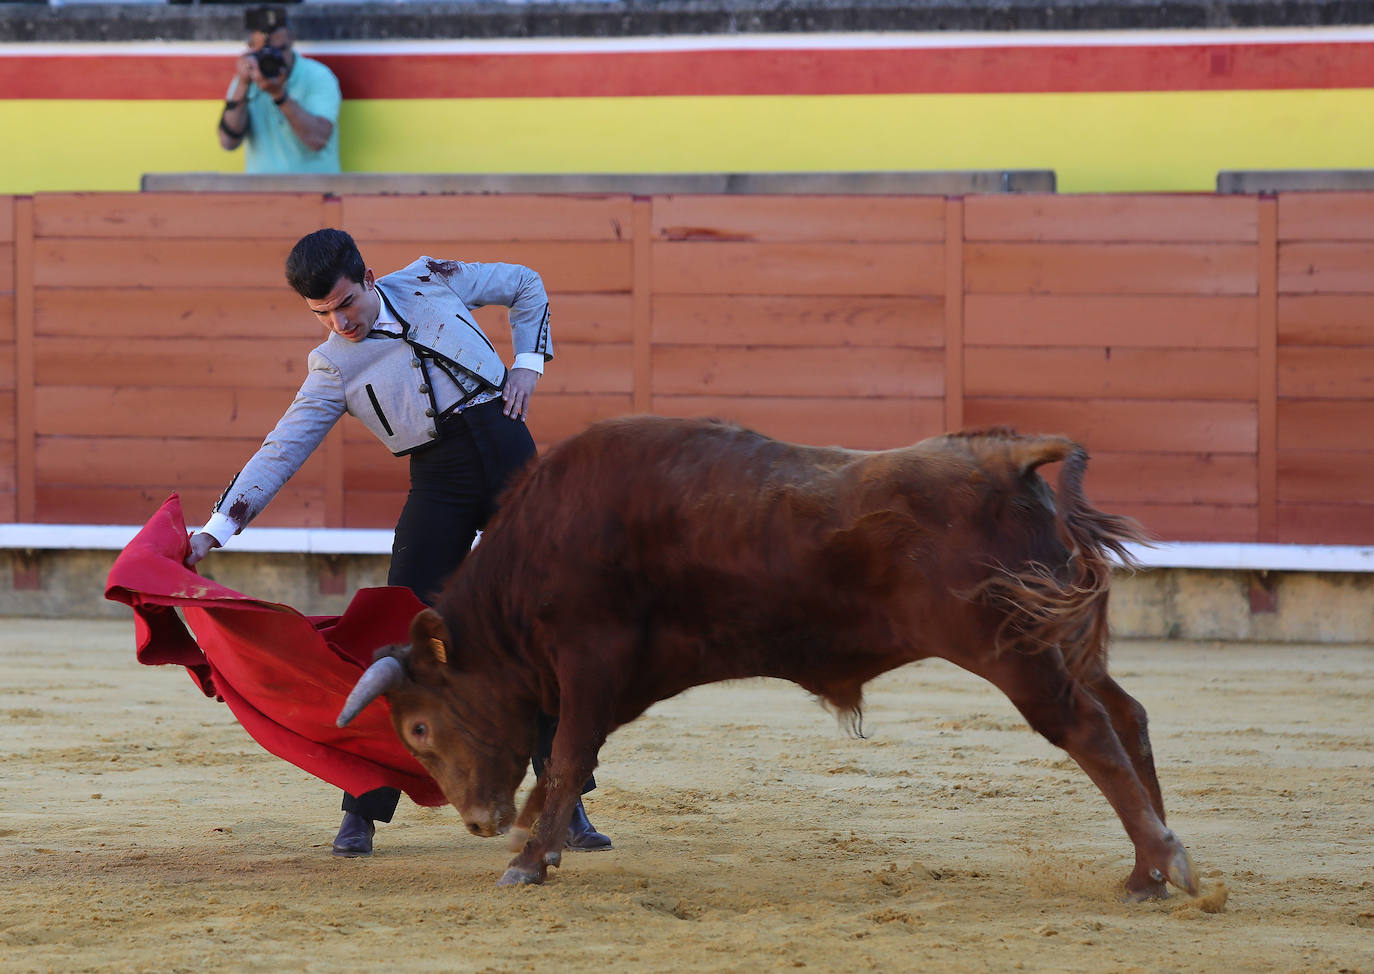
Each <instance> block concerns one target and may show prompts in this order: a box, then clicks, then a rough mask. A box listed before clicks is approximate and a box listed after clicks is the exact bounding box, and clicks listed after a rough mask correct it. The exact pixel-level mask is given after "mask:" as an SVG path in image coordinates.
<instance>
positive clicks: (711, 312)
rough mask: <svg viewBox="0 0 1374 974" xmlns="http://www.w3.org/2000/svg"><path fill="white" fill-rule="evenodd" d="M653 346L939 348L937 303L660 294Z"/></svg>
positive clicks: (940, 322)
mask: <svg viewBox="0 0 1374 974" xmlns="http://www.w3.org/2000/svg"><path fill="white" fill-rule="evenodd" d="M653 312H654V314H653V341H654V342H655V344H674V345H850V346H855V347H872V346H886V347H906V348H941V347H943V345H944V341H945V320H944V305H943V302H942V301H941V300H940V299H939V298H933V297H931V298H881V297H879V298H873V297H862V296H832V295H815V296H812V297H796V296H793V295H778V296H773V297H756V296H752V295H737V296H724V295H718V294H701V295H696V294H659V295H656V296H655V297H654V301H653Z"/></svg>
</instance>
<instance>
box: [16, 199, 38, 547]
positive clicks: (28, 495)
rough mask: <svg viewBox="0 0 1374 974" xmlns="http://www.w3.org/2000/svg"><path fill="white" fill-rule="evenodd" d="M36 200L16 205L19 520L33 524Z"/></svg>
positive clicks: (36, 392) (35, 429) (17, 478)
mask: <svg viewBox="0 0 1374 974" xmlns="http://www.w3.org/2000/svg"><path fill="white" fill-rule="evenodd" d="M34 250H35V247H34V239H33V199H32V197H24V198H22V199H19V200H16V201H15V204H14V280H15V284H14V443H15V454H14V477H15V516H16V517H17V518H18V519H19V520H20V521H32V520H33V519H34V518H35V517H36V516H37V514H36V512H37V508H36V506H35V505H36V501H35V495H34V483H35V480H34V466H33V447H34V437H35V436H36V434H37V425H36V419H35V416H36V411H37V410H36V402H35V401H36V398H37V395H38V392H39V390H38V388H37V386H36V385H35V380H34V349H33V338H34V336H33V280H34V276H35V273H36V270H35V260H36V258H35V254H34Z"/></svg>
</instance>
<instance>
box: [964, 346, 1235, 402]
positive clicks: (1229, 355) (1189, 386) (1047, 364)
mask: <svg viewBox="0 0 1374 974" xmlns="http://www.w3.org/2000/svg"><path fill="white" fill-rule="evenodd" d="M964 362H965V366H964V367H965V372H966V375H965V383H966V388H967V390H968V395H970V396H1033V397H1044V398H1051V399H1062V398H1075V399H1077V398H1093V399H1096V398H1122V399H1238V400H1245V401H1252V400H1253V399H1254V398H1255V381H1256V380H1255V370H1256V368H1257V359H1256V355H1255V353H1254V352H1251V351H1242V350H1238V349H1177V348H1112V347H1105V348H1015V347H1010V346H1002V347H978V346H973V347H970V348H967V349H965V350H964Z"/></svg>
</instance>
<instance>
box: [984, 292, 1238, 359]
mask: <svg viewBox="0 0 1374 974" xmlns="http://www.w3.org/2000/svg"><path fill="white" fill-rule="evenodd" d="M1256 315H1257V311H1256V306H1255V299H1254V298H1253V297H1221V296H1217V297H1214V296H1198V297H1193V296H1178V295H1160V294H1148V295H1146V294H1134V295H1124V296H1102V295H1087V294H1082V295H1080V294H1072V295H1065V294H967V295H965V296H964V340H965V341H966V342H967V343H968V344H970V345H1098V346H1101V345H1111V346H1112V347H1122V346H1136V347H1153V348H1254V347H1255V342H1256V335H1257V332H1256V327H1257V317H1256Z"/></svg>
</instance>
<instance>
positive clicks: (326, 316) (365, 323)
mask: <svg viewBox="0 0 1374 974" xmlns="http://www.w3.org/2000/svg"><path fill="white" fill-rule="evenodd" d="M376 283H377V282H376V276H375V275H374V274H373V273H372V268H370V267H369V268H368V269H367V271H366V272H365V273H364V274H363V279H362V281H351V280H349V279H348V277H347V275H341V276H340V277H339V279H338V281H337V282H335V284H334V289H333V290H332V291H330V292H329V293H328V294H326V295H325V296H324V297H322V298H306V299H305V304H306V307H308V308H309V309H310V311H311V312H312V313H313V314H314V315H315V317H316V318H318V319H319V320H320V322H321V323H322V324H323V325H324V326H325V327H326V328H328V329H329V330H330V331H332V332H333V333H334V334H336V335H338V336H339V337H340V338H342V339H344V340H345V341H350V342H360V341H362V340H363V339H364V338H366V337H367V335H368V333H369V332H370V331H372V326H373V325H374V324H376V323H377V314H378V312H380V311H381V298H380V297H379V296H378V295H377V287H376Z"/></svg>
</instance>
